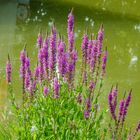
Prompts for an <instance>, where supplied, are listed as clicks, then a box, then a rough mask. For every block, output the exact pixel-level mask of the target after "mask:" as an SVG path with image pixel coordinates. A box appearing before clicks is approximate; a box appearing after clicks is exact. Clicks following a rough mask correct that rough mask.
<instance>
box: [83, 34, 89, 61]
mask: <svg viewBox="0 0 140 140" xmlns="http://www.w3.org/2000/svg"><path fill="white" fill-rule="evenodd" d="M88 42H89V41H88V35H87V34H84V37H83V41H82V45H81V48H82V56H83V63H86V62H87V49H88Z"/></svg>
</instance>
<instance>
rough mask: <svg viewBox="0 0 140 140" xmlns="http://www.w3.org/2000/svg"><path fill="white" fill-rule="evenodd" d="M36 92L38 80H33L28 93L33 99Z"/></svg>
mask: <svg viewBox="0 0 140 140" xmlns="http://www.w3.org/2000/svg"><path fill="white" fill-rule="evenodd" d="M35 90H36V80H33V81H31V83H30V85H29V87H28V91H29V93H30V96H31V97H32V96H33V93H34V92H35Z"/></svg>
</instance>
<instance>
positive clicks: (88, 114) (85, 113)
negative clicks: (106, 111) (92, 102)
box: [84, 109, 90, 120]
mask: <svg viewBox="0 0 140 140" xmlns="http://www.w3.org/2000/svg"><path fill="white" fill-rule="evenodd" d="M84 117H85V119H86V120H88V119H89V117H90V110H86V109H85V110H84Z"/></svg>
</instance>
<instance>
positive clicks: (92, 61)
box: [90, 40, 98, 72]
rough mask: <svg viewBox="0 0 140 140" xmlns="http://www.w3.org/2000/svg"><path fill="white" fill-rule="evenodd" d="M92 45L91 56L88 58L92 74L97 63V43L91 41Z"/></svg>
mask: <svg viewBox="0 0 140 140" xmlns="http://www.w3.org/2000/svg"><path fill="white" fill-rule="evenodd" d="M92 44H93V46H92V50H91V56H90V68H91V71H92V72H94V69H95V64H96V61H97V53H98V48H97V41H96V40H92Z"/></svg>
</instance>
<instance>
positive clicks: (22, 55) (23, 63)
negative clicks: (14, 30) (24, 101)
mask: <svg viewBox="0 0 140 140" xmlns="http://www.w3.org/2000/svg"><path fill="white" fill-rule="evenodd" d="M20 62H21V65H20V76H21V77H22V81H23V82H22V83H23V87H22V89H23V94H24V93H25V74H26V50H25V49H24V50H22V51H21V53H20Z"/></svg>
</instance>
